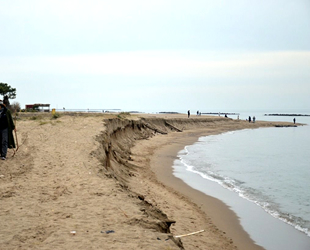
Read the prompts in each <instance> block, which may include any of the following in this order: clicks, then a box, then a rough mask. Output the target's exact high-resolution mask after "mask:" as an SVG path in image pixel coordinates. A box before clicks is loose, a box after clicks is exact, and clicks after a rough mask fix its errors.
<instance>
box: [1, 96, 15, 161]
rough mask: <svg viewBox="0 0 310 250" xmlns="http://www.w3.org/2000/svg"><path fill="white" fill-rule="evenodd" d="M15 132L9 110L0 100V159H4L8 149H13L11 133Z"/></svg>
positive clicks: (13, 142) (13, 143)
mask: <svg viewBox="0 0 310 250" xmlns="http://www.w3.org/2000/svg"><path fill="white" fill-rule="evenodd" d="M13 130H14V131H16V129H15V125H14V122H13V119H12V115H11V112H10V110H8V109H7V108H6V106H5V105H4V103H3V102H2V101H1V100H0V146H1V159H2V160H5V159H6V154H7V151H8V148H15V141H14V137H13V133H12V131H13Z"/></svg>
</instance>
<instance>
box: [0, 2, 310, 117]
mask: <svg viewBox="0 0 310 250" xmlns="http://www.w3.org/2000/svg"><path fill="white" fill-rule="evenodd" d="M0 82H5V83H8V84H9V85H11V86H12V87H14V88H16V89H17V98H16V99H15V100H11V103H12V102H14V101H17V102H19V103H20V104H21V105H22V107H24V105H25V104H31V103H50V104H51V108H63V107H65V108H66V109H78V108H80V109H87V108H90V109H112V108H119V109H122V110H124V111H130V110H138V111H184V112H186V111H187V110H188V109H191V110H192V111H196V110H201V111H203V112H208V111H215V112H218V111H221V112H228V111H236V112H238V111H239V110H247V109H273V110H275V109H279V110H283V109H310V1H309V0H292V1H290V0H272V1H270V0H250V1H249V0H223V1H214V0H212V1H211V0H210V1H208V0H188V1H187V0H176V1H174V0H163V1H161V0H156V1H146V0H141V1H137V0H130V1H129V0H113V1H111V0H109V1H104V0H98V1H96V0H87V1H86V0H85V1H84V0H72V1H70V0H59V1H57V0H52V1H48V0H45V1H41V0H38V1H34V0H27V1H24V0H20V1H17V0H10V1H7V0H0Z"/></svg>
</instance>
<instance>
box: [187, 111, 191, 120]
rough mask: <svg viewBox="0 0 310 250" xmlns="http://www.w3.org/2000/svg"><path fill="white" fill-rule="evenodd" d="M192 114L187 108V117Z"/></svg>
mask: <svg viewBox="0 0 310 250" xmlns="http://www.w3.org/2000/svg"><path fill="white" fill-rule="evenodd" d="M190 116H191V111H190V110H187V118H189V117H190Z"/></svg>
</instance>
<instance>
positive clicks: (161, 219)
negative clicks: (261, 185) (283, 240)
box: [0, 113, 286, 250]
mask: <svg viewBox="0 0 310 250" xmlns="http://www.w3.org/2000/svg"><path fill="white" fill-rule="evenodd" d="M16 125H17V130H18V132H17V135H18V143H19V149H18V151H17V152H16V154H15V156H14V157H12V154H13V151H12V150H9V153H8V159H7V160H6V161H2V162H1V165H0V203H1V206H0V221H1V225H2V226H1V228H0V246H1V249H124V248H126V249H224V250H228V249H240V250H241V249H262V248H260V247H259V246H257V245H255V243H254V242H253V241H252V240H251V239H250V237H249V235H248V234H247V233H246V232H245V231H244V230H243V229H242V227H241V226H240V224H239V221H238V218H237V217H236V215H235V214H234V213H233V212H232V211H231V210H230V209H229V208H228V207H226V206H225V205H224V204H223V203H222V202H221V201H219V200H217V199H214V198H212V197H209V196H206V195H204V194H202V193H200V192H198V191H195V190H193V189H191V188H190V187H189V186H187V185H186V184H185V183H183V182H182V181H180V180H179V179H177V178H175V177H174V176H173V175H172V167H171V166H172V162H173V160H174V159H175V158H176V155H177V152H178V151H179V150H181V149H182V148H183V147H184V146H185V145H189V144H192V143H194V142H195V141H197V139H198V137H199V136H202V135H210V134H218V133H221V132H224V131H230V130H238V129H245V128H257V127H263V126H274V125H275V123H273V124H272V123H270V122H257V123H248V122H246V121H241V120H232V119H227V118H226V119H225V118H223V117H209V116H200V117H193V118H190V119H188V118H187V117H186V115H181V114H179V115H168V114H160V115H146V114H143V115H142V114H141V115H140V114H139V115H136V114H132V115H129V114H88V113H66V114H61V115H60V117H59V118H57V119H52V116H51V114H44V115H43V114H40V113H38V114H27V115H25V114H21V115H20V116H19V119H18V120H17V124H16ZM281 125H286V124H285V123H281ZM201 230H204V231H203V232H200V233H197V234H194V235H191V236H185V237H176V236H179V235H184V234H188V233H192V232H197V231H201Z"/></svg>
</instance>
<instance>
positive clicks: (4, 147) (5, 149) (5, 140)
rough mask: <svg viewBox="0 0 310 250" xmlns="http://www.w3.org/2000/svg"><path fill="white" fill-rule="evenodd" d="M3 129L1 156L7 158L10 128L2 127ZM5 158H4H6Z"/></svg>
mask: <svg viewBox="0 0 310 250" xmlns="http://www.w3.org/2000/svg"><path fill="white" fill-rule="evenodd" d="M0 131H1V157H4V159H5V158H6V154H7V152H8V129H7V128H6V129H2V130H0ZM4 159H3V160H4Z"/></svg>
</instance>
